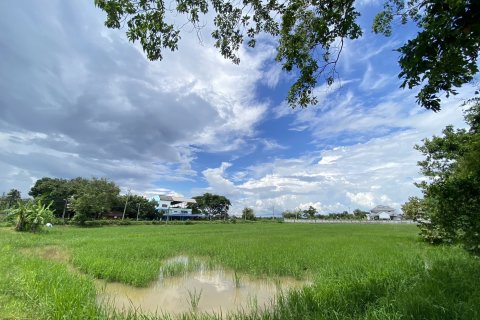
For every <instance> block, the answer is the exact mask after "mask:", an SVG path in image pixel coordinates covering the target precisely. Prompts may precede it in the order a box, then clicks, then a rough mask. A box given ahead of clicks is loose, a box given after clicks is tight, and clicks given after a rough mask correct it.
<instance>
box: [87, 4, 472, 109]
mask: <svg viewBox="0 0 480 320" xmlns="http://www.w3.org/2000/svg"><path fill="white" fill-rule="evenodd" d="M95 4H96V6H98V7H99V8H100V9H102V10H103V11H105V13H106V14H107V18H106V21H105V25H106V26H107V27H108V28H117V29H118V28H121V27H122V26H123V25H124V24H126V26H127V31H126V33H127V37H128V39H129V40H130V41H132V42H135V41H139V42H140V44H141V46H142V48H143V50H144V51H145V53H146V55H147V57H148V58H149V59H150V60H162V58H163V55H162V50H163V49H168V50H171V51H175V50H177V49H178V48H179V44H178V43H179V40H180V38H181V33H182V29H184V28H185V24H181V25H176V24H175V22H174V20H175V16H176V14H180V15H183V16H185V17H186V19H187V20H188V23H190V25H191V26H192V27H193V29H195V30H199V29H201V28H202V26H203V25H202V23H201V22H200V21H201V19H200V18H201V16H202V15H203V16H205V15H207V13H211V12H212V11H213V12H214V14H213V16H214V17H213V25H214V29H213V31H212V34H211V35H212V37H213V39H214V41H215V43H214V45H215V47H216V48H218V50H219V51H220V53H221V54H222V56H223V57H225V58H226V59H230V60H231V61H233V63H237V64H238V63H240V58H239V55H238V50H239V49H240V47H241V46H242V44H243V43H244V42H246V44H247V45H248V46H249V47H252V48H253V47H255V45H256V43H257V38H258V37H259V35H261V34H267V35H270V36H272V37H273V38H274V39H275V40H276V41H278V43H277V47H276V49H277V54H276V61H277V62H279V63H281V64H282V69H283V70H284V71H286V72H294V73H295V75H296V76H297V78H296V80H295V81H294V83H293V84H292V86H291V87H290V89H289V92H288V95H287V101H288V103H289V105H290V106H292V107H296V106H301V107H307V106H309V105H313V104H316V103H317V99H316V97H315V93H314V90H313V89H314V88H315V87H316V86H317V85H318V83H319V81H325V82H326V83H327V84H329V85H331V84H332V83H333V82H334V80H335V76H336V64H337V62H338V60H339V57H340V54H341V51H342V48H343V44H344V41H345V40H346V39H357V38H359V37H360V36H361V35H362V30H361V28H360V26H359V25H358V23H357V18H358V16H359V15H360V12H359V11H358V10H357V9H356V8H355V1H354V0H326V1H317V0H314V1H311V0H287V1H278V0H268V1H257V0H244V1H241V2H235V1H230V0H210V1H208V0H176V1H175V2H174V3H173V6H172V5H171V4H166V3H165V1H164V0H140V1H137V0H95ZM397 17H398V18H399V19H400V21H401V22H402V23H404V24H405V23H406V22H407V21H409V20H411V21H413V22H415V23H416V25H417V27H418V29H419V33H418V34H417V35H416V37H415V38H413V39H411V40H408V41H407V43H405V44H404V45H403V46H402V47H400V48H399V49H398V51H400V53H401V57H400V60H399V64H400V68H401V72H400V75H399V77H401V78H402V79H403V84H402V86H403V87H408V88H413V87H418V86H420V87H422V88H421V90H420V93H419V94H418V95H417V101H418V103H419V104H420V105H422V106H423V107H425V108H427V109H432V110H434V111H438V110H440V98H439V95H440V94H441V93H446V94H447V96H448V95H450V94H456V90H455V88H458V87H460V86H462V85H463V84H465V83H467V82H469V81H472V79H473V77H474V76H475V74H477V73H478V65H477V60H478V52H479V48H480V2H479V1H478V0H461V1H460V0H446V1H436V0H409V1H403V0H385V6H384V10H383V11H381V12H379V13H378V15H377V16H376V18H375V21H374V23H373V30H374V31H375V32H377V33H383V34H385V35H387V36H388V35H391V33H392V27H391V25H392V21H393V20H394V19H395V18H397ZM177 20H178V19H177ZM322 79H323V80H322Z"/></svg>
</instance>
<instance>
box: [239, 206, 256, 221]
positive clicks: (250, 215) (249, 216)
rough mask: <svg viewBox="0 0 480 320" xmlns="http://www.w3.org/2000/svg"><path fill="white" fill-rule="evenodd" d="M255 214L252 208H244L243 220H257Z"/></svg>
mask: <svg viewBox="0 0 480 320" xmlns="http://www.w3.org/2000/svg"><path fill="white" fill-rule="evenodd" d="M255 218H256V217H255V212H254V211H253V209H252V208H243V210H242V219H244V220H255Z"/></svg>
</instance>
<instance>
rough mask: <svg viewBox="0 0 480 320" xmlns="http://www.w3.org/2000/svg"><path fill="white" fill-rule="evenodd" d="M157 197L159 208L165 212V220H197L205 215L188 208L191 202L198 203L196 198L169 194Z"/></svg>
mask: <svg viewBox="0 0 480 320" xmlns="http://www.w3.org/2000/svg"><path fill="white" fill-rule="evenodd" d="M157 199H158V200H157V202H158V207H157V210H158V211H159V212H161V213H163V218H162V219H163V220H197V219H201V218H203V217H204V216H203V215H202V214H193V213H192V209H190V208H187V206H188V205H189V204H194V203H197V201H195V199H190V198H183V197H177V196H167V195H161V196H159V197H158V198H157Z"/></svg>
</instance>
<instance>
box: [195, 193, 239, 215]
mask: <svg viewBox="0 0 480 320" xmlns="http://www.w3.org/2000/svg"><path fill="white" fill-rule="evenodd" d="M193 199H195V201H196V202H197V203H196V204H194V205H193V206H192V207H193V208H192V209H194V210H192V211H196V210H197V209H198V210H200V211H201V212H203V213H204V214H206V215H207V216H208V217H209V218H220V219H226V218H227V217H228V209H229V208H230V206H231V205H232V204H231V203H230V200H228V199H227V198H226V197H224V196H221V195H217V194H211V193H208V192H207V193H205V194H203V195H201V196H196V197H193Z"/></svg>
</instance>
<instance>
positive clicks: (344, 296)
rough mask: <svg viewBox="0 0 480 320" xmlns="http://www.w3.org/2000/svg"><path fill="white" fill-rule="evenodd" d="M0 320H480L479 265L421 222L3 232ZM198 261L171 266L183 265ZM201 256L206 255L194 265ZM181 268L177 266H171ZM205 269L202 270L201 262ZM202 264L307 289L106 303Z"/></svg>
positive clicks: (235, 279)
mask: <svg viewBox="0 0 480 320" xmlns="http://www.w3.org/2000/svg"><path fill="white" fill-rule="evenodd" d="M0 243H1V246H0V319H145V320H148V319H174V318H182V319H207V318H213V319H218V318H231V319H406V318H408V319H478V318H480V261H479V260H478V259H475V258H473V257H471V256H469V255H467V254H466V253H464V252H463V251H462V249H460V248H457V247H443V246H441V247H432V246H429V245H426V244H424V243H422V242H420V241H419V240H418V238H417V228H416V227H415V226H413V225H340V224H338V225H300V224H295V225H292V224H281V223H252V224H242V223H237V224H228V223H227V224H193V225H168V226H165V225H152V226H148V225H145V226H125V227H104V228H75V227H54V228H52V229H49V230H48V231H47V232H44V233H40V234H26V233H15V232H13V231H11V230H10V229H8V228H0ZM178 256H182V257H189V259H187V260H188V261H190V262H188V263H166V261H169V259H172V258H174V257H178ZM193 258H196V259H193ZM170 261H171V260H170ZM199 261H200V262H199ZM199 264H202V265H203V268H207V269H211V270H215V269H218V268H219V267H222V268H224V269H225V270H230V271H229V272H231V273H229V276H228V278H229V279H230V280H231V282H232V286H239V287H241V286H242V281H246V279H247V278H252V279H258V280H262V279H263V280H265V279H267V280H268V281H273V282H275V281H277V283H281V282H282V280H281V279H283V277H286V278H289V279H296V280H298V281H300V282H301V281H306V280H308V283H306V284H305V285H304V286H296V287H294V288H293V289H292V290H284V291H282V293H281V294H277V295H276V297H275V299H274V300H271V301H270V302H269V303H268V305H266V306H264V307H259V308H250V309H242V310H239V311H238V312H237V311H236V312H232V313H228V314H224V313H222V314H220V313H218V312H216V313H204V312H196V311H198V310H196V309H198V307H199V306H201V304H202V298H203V299H206V296H205V294H206V291H202V289H201V288H190V289H189V291H187V292H186V293H185V299H184V301H185V305H184V306H182V307H184V308H185V310H189V311H185V312H183V313H170V314H169V313H164V312H162V313H156V314H155V313H145V312H143V311H142V310H141V308H132V309H129V310H128V311H126V312H122V311H119V310H118V309H115V308H113V304H110V305H109V304H108V303H107V304H105V303H98V296H99V294H101V292H100V291H101V290H100V289H99V288H98V285H97V283H98V279H101V280H103V281H106V282H107V283H120V284H122V285H128V286H133V287H137V288H148V287H149V286H151V285H152V284H153V283H155V281H157V280H158V278H159V274H160V271H161V270H163V271H162V274H163V277H164V279H167V278H168V277H175V276H178V275H182V274H188V273H191V272H194V271H195V270H197V269H198V266H199Z"/></svg>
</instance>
